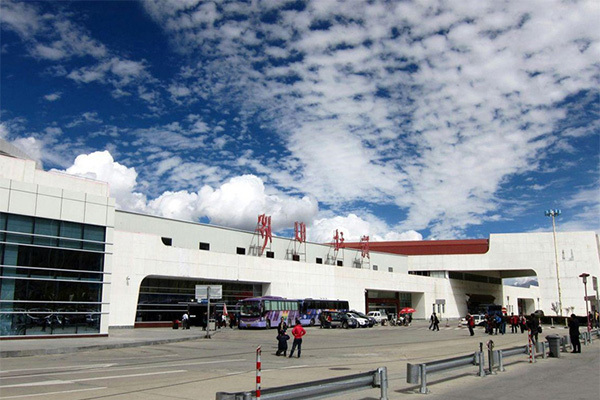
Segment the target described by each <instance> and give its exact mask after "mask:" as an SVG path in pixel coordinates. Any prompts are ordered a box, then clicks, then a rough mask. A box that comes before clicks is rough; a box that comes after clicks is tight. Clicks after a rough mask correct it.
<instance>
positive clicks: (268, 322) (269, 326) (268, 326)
mask: <svg viewBox="0 0 600 400" xmlns="http://www.w3.org/2000/svg"><path fill="white" fill-rule="evenodd" d="M267 329H271V320H270V319H268V320H267Z"/></svg>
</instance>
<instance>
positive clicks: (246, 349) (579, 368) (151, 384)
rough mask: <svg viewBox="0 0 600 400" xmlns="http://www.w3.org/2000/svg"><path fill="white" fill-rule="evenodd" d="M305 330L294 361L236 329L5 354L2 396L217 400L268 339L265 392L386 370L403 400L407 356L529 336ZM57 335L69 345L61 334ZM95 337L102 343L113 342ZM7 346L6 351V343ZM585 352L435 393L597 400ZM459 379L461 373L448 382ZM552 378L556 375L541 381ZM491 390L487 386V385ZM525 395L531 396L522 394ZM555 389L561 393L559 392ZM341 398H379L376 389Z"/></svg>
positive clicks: (264, 336) (246, 384) (438, 379)
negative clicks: (147, 342) (145, 342)
mask: <svg viewBox="0 0 600 400" xmlns="http://www.w3.org/2000/svg"><path fill="white" fill-rule="evenodd" d="M152 331H153V330H143V331H142V330H136V331H134V332H126V333H125V334H122V335H124V336H127V335H129V336H132V335H133V336H136V335H138V336H139V337H143V338H144V339H146V338H150V337H152V336H153V335H152ZM307 331H308V334H307V335H306V337H305V340H304V348H303V351H302V357H301V358H292V359H290V358H283V357H277V356H275V351H276V340H275V336H276V332H275V330H269V331H266V330H244V331H240V330H237V329H234V330H231V329H225V330H223V331H221V332H217V333H216V334H214V335H213V338H212V339H204V338H196V339H192V340H188V341H183V342H175V343H166V344H160V345H152V346H144V347H126V348H120V349H108V350H91V351H80V352H76V353H67V354H56V355H43V356H31V357H11V358H4V359H2V360H1V365H0V374H1V375H0V376H1V383H0V398H1V399H13V398H31V399H35V398H44V399H65V400H69V399H101V398H102V399H104V398H109V399H142V398H143V399H145V400H151V399H164V398H173V399H175V398H177V399H207V400H208V399H214V398H215V393H216V392H218V391H228V392H235V391H243V390H252V389H253V388H254V382H255V354H256V352H255V350H256V347H257V346H259V345H260V346H261V347H262V365H263V370H262V381H263V384H262V385H263V388H267V387H274V386H280V385H287V384H292V383H299V382H306V381H310V380H318V379H324V378H330V377H335V376H341V375H348V374H353V373H358V372H363V371H369V370H373V369H376V368H377V367H380V366H386V367H387V368H388V373H389V382H390V383H389V387H390V390H389V398H390V399H401V398H406V397H415V396H421V395H419V394H416V393H415V387H414V385H409V384H407V383H406V364H407V363H408V362H411V363H416V362H419V361H423V362H425V361H428V360H435V359H441V358H447V357H452V356H456V355H461V354H467V353H471V352H474V351H476V350H477V349H478V347H479V343H480V342H486V341H487V340H489V339H490V338H492V340H494V342H495V344H496V348H505V347H512V346H516V345H521V344H525V342H526V336H525V335H521V334H506V335H504V336H493V337H490V336H487V335H484V334H483V331H482V330H478V331H477V334H476V336H474V337H470V336H469V335H468V331H467V330H466V329H464V328H458V327H457V326H456V325H455V324H452V325H451V326H448V327H445V326H444V325H442V327H441V330H440V332H432V331H429V330H428V329H427V324H426V323H425V322H423V321H417V322H415V323H413V325H412V326H410V327H389V326H385V327H374V328H371V329H354V330H340V329H335V330H326V329H319V328H308V329H307ZM154 332H155V333H156V334H155V335H154V336H157V337H161V338H163V337H172V338H177V339H178V338H180V337H181V336H184V335H190V334H191V335H196V336H203V334H202V332H199V331H194V329H192V330H190V331H181V330H166V329H165V330H156V331H154ZM545 333H546V332H545ZM560 333H561V334H564V333H565V332H563V331H560ZM113 336H118V334H116V335H113ZM54 340H56V339H54ZM58 340H60V341H62V342H63V343H65V342H64V340H63V339H58ZM95 340H96V341H97V342H102V340H107V339H106V338H97V339H95ZM113 340H114V339H113ZM21 342H26V341H21ZM47 342H48V343H49V344H50V345H52V346H55V347H57V346H58V347H59V345H60V343H59V344H56V343H58V342H54V344H52V343H51V342H53V340H50V341H47ZM66 343H68V342H66ZM0 345H3V347H5V346H4V345H5V343H0ZM20 345H22V344H20ZM290 345H291V343H290ZM3 350H4V348H3ZM583 350H584V352H583V354H581V355H575V354H564V355H563V357H562V358H560V359H548V360H540V361H539V362H538V363H536V364H535V365H529V364H528V363H527V362H526V358H525V357H515V358H511V360H510V361H509V364H508V365H507V372H505V373H499V374H498V375H496V376H490V377H485V378H478V377H476V376H474V374H475V372H476V368H475V367H471V368H465V369H463V370H457V371H454V372H452V373H451V374H440V375H432V376H431V378H430V380H429V382H430V385H429V386H430V390H431V394H430V395H428V396H429V397H430V398H435V397H439V398H441V397H442V396H443V398H448V399H452V398H456V399H458V398H461V399H465V398H473V399H475V398H478V399H479V398H480V399H488V398H492V397H493V398H495V399H497V398H509V396H506V397H505V396H504V395H503V394H504V393H505V392H506V391H507V390H510V391H512V390H515V391H516V393H514V394H511V396H510V398H511V399H520V398H523V399H525V398H527V399H528V400H530V399H536V398H540V399H541V398H544V399H547V398H549V397H550V398H566V397H562V396H555V395H552V396H549V395H548V392H547V391H546V389H547V388H548V385H551V384H556V382H559V383H560V385H559V389H561V390H563V392H565V393H580V394H581V395H582V396H584V397H577V396H569V399H577V398H581V399H587V398H593V399H596V398H599V397H600V387H599V383H598V371H599V367H600V365H599V361H598V360H599V359H600V357H599V355H600V354H599V352H598V350H599V341H595V342H594V344H593V345H592V346H587V347H584V349H583ZM535 374H541V375H540V377H539V379H532V377H533V376H534V375H535ZM456 376H461V377H460V378H459V379H449V378H451V377H456ZM524 377H526V378H524ZM544 377H549V378H550V380H548V379H542V378H544ZM586 382H587V384H586ZM519 385H521V386H522V390H521V391H518V390H516V388H519V387H520V386H519ZM475 388H477V389H475ZM483 388H485V390H481V389H483ZM521 392H522V393H523V397H520V396H521ZM552 393H554V394H557V393H558V392H557V390H556V389H554V391H553V392H552ZM525 394H526V396H525ZM590 396H593V397H590ZM339 398H340V399H341V398H344V399H349V400H353V399H356V400H358V399H376V398H378V390H367V391H363V392H357V393H355V394H352V395H344V396H342V397H339Z"/></svg>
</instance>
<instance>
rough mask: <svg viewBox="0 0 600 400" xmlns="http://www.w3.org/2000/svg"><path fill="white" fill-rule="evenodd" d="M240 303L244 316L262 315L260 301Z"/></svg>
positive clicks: (241, 313) (241, 312)
mask: <svg viewBox="0 0 600 400" xmlns="http://www.w3.org/2000/svg"><path fill="white" fill-rule="evenodd" d="M240 305H241V307H240V315H241V316H242V317H260V301H245V302H242V303H241V304H240Z"/></svg>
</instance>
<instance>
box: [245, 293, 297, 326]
mask: <svg viewBox="0 0 600 400" xmlns="http://www.w3.org/2000/svg"><path fill="white" fill-rule="evenodd" d="M238 307H239V310H240V319H239V324H238V326H239V328H240V329H243V328H267V329H268V328H270V327H272V326H273V327H275V326H277V325H278V324H279V321H280V319H281V317H283V318H284V319H285V321H286V323H287V324H288V326H290V327H291V326H294V324H295V322H296V319H298V318H299V317H300V312H299V310H298V309H299V302H298V300H291V299H285V298H283V297H276V296H263V297H253V298H249V299H244V300H241V301H240V302H239V303H238Z"/></svg>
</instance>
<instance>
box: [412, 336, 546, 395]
mask: <svg viewBox="0 0 600 400" xmlns="http://www.w3.org/2000/svg"><path fill="white" fill-rule="evenodd" d="M480 349H481V350H480V351H476V352H475V353H473V354H468V355H465V356H460V357H454V358H447V359H443V360H436V361H430V362H428V363H421V364H410V363H409V364H407V371H406V382H407V383H413V384H418V383H419V381H420V383H421V386H420V388H419V392H420V393H423V394H425V393H428V390H427V374H428V373H429V374H431V373H434V372H440V371H447V370H450V369H454V368H459V367H464V366H468V365H477V366H478V372H477V375H478V376H485V375H486V374H495V372H494V370H498V371H501V372H504V371H505V368H504V358H506V357H511V356H516V355H521V354H529V346H527V345H525V346H518V347H511V348H508V349H499V350H494V349H493V344H492V345H491V346H490V343H488V356H487V358H488V369H487V370H485V367H484V366H485V355H484V351H483V343H481V344H480ZM548 350H549V344H548V343H547V342H538V344H537V345H536V346H535V347H534V348H533V353H532V354H531V357H532V358H531V359H532V360H533V361H534V362H535V356H536V353H541V355H542V357H543V358H546V356H547V353H548Z"/></svg>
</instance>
